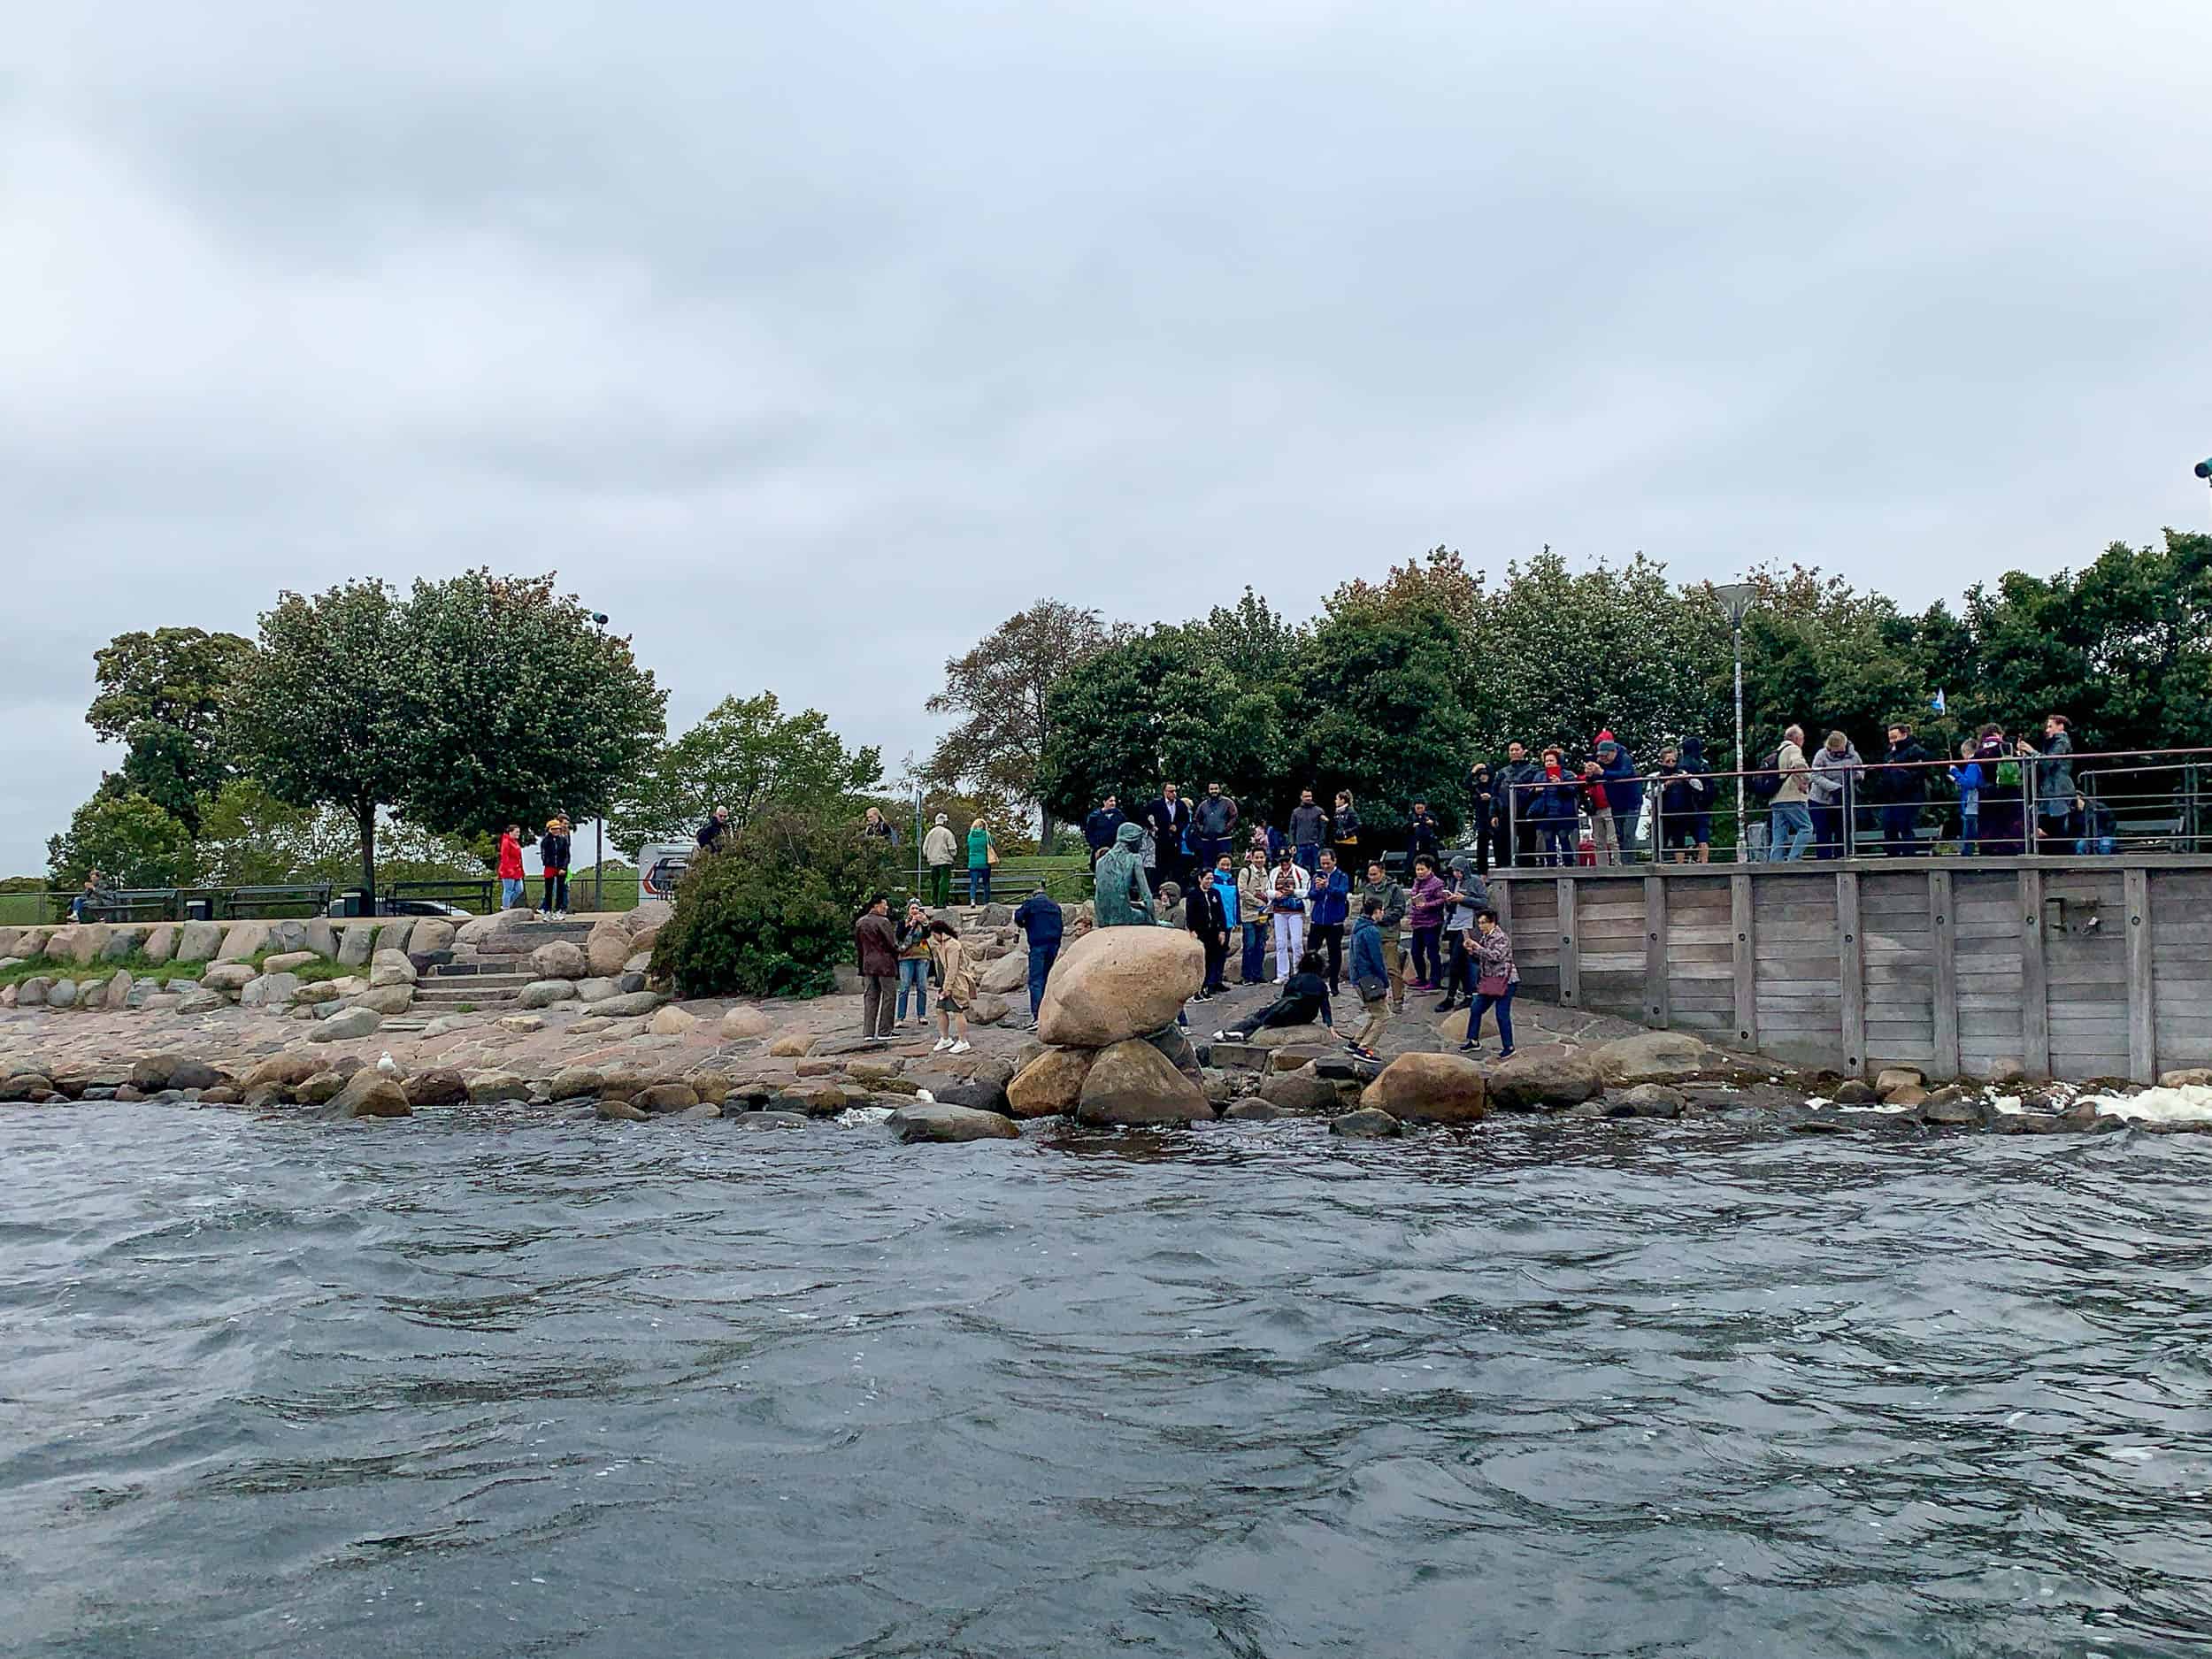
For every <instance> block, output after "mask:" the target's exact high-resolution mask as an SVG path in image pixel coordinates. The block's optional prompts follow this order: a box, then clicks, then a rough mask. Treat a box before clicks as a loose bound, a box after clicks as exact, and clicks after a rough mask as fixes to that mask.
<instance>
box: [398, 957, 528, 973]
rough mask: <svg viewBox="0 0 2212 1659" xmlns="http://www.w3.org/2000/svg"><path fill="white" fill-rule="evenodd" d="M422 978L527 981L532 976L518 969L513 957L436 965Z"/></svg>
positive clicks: (432, 965)
mask: <svg viewBox="0 0 2212 1659" xmlns="http://www.w3.org/2000/svg"><path fill="white" fill-rule="evenodd" d="M422 977H423V978H424V979H528V978H529V977H530V975H529V974H528V973H527V972H525V971H523V970H522V969H520V968H518V967H516V966H515V964H514V959H513V958H512V957H511V956H495V957H488V958H487V959H485V960H483V961H481V962H439V963H434V964H431V967H430V969H429V971H428V972H426V973H424V974H423V975H422Z"/></svg>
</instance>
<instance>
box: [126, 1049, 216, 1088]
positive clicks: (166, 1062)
mask: <svg viewBox="0 0 2212 1659" xmlns="http://www.w3.org/2000/svg"><path fill="white" fill-rule="evenodd" d="M228 1081H230V1079H229V1078H227V1077H226V1076H225V1075H224V1074H223V1073H222V1072H220V1071H217V1070H216V1069H215V1068H214V1067H213V1066H211V1065H210V1064H208V1063H207V1062H206V1061H204V1060H196V1059H194V1058H193V1057H192V1056H189V1055H183V1054H152V1055H148V1056H146V1057H145V1058H144V1059H143V1060H141V1061H139V1062H138V1064H135V1065H134V1066H132V1067H131V1087H133V1088H136V1089H143V1090H144V1091H145V1092H146V1093H147V1094H159V1093H160V1092H161V1091H162V1090H163V1089H167V1088H213V1087H216V1085H218V1084H219V1083H227V1082H228Z"/></svg>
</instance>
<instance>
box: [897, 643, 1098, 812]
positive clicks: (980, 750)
mask: <svg viewBox="0 0 2212 1659" xmlns="http://www.w3.org/2000/svg"><path fill="white" fill-rule="evenodd" d="M1128 634H1129V630H1128V628H1127V627H1126V626H1123V625H1120V624H1116V625H1115V626H1112V627H1109V626H1106V625H1105V624H1104V623H1103V622H1102V621H1101V620H1100V618H1099V613H1098V612H1097V611H1085V610H1082V609H1080V608H1079V607H1077V606H1075V605H1071V604H1064V603H1061V602H1060V601H1059V600H1056V599H1040V600H1039V601H1038V602H1037V603H1035V604H1033V605H1031V606H1030V607H1029V608H1028V609H1027V610H1026V611H1016V612H1015V613H1014V614H1013V615H1012V616H1010V617H1009V618H1006V620H1005V621H1003V622H1002V623H1000V624H999V625H998V626H997V627H996V628H995V629H993V630H992V632H991V633H990V634H989V635H988V637H987V638H985V639H984V640H982V641H979V643H978V644H976V646H975V647H974V648H973V649H971V650H969V651H967V652H966V653H965V654H964V655H962V656H959V657H953V658H951V659H950V660H949V661H948V662H947V663H946V664H945V687H944V689H943V690H942V691H940V692H939V693H937V694H936V695H934V696H933V697H932V698H930V700H929V702H928V703H927V704H926V707H927V709H928V710H929V711H930V712H931V713H932V714H956V715H958V716H960V717H961V718H960V722H959V724H958V725H956V726H954V727H953V728H952V730H951V731H949V732H948V733H945V735H944V736H943V737H941V739H939V740H938V742H937V747H936V749H935V750H934V752H933V753H932V754H931V756H930V757H929V764H928V765H927V767H926V769H925V771H926V776H927V778H928V780H930V781H931V782H932V783H935V784H941V785H945V786H949V787H956V786H959V785H962V784H967V785H971V786H973V787H972V791H971V792H972V793H978V794H982V795H995V796H1003V797H1007V798H1010V799H1012V800H1015V801H1018V802H1021V803H1039V804H1040V806H1041V795H1040V791H1039V786H1038V768H1039V765H1040V764H1041V761H1042V759H1043V757H1044V753H1045V750H1046V749H1048V747H1049V746H1050V744H1051V741H1052V734H1053V721H1052V688H1053V687H1054V686H1055V685H1056V684H1058V683H1059V680H1060V678H1061V676H1062V675H1064V674H1065V673H1066V672H1068V671H1069V670H1070V669H1071V668H1073V667H1074V666H1076V665H1077V664H1079V663H1081V662H1083V661H1084V660H1085V659H1086V658H1087V657H1090V656H1092V655H1093V654H1094V653H1095V652H1097V651H1099V650H1102V649H1104V648H1105V647H1107V646H1108V645H1110V644H1112V643H1114V642H1115V641H1118V640H1122V639H1125V638H1126V637H1127V636H1128ZM1041 810H1044V811H1045V821H1041V822H1040V825H1039V828H1038V834H1039V837H1040V839H1047V838H1049V836H1050V835H1051V833H1052V826H1051V824H1050V822H1049V821H1048V820H1049V818H1050V813H1049V810H1048V809H1043V808H1042V806H1041Z"/></svg>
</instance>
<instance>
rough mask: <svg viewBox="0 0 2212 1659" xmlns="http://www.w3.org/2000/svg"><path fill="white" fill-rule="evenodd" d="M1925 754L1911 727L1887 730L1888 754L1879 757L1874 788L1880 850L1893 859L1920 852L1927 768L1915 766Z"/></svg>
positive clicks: (1919, 765) (1925, 757)
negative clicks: (1879, 812) (1879, 816)
mask: <svg viewBox="0 0 2212 1659" xmlns="http://www.w3.org/2000/svg"><path fill="white" fill-rule="evenodd" d="M1927 758H1928V751H1927V750H1926V749H1923V748H1921V747H1920V745H1919V744H1918V743H1917V742H1916V741H1914V740H1913V734H1912V727H1910V726H1904V725H1898V726H1891V727H1890V728H1889V751H1888V753H1886V754H1885V755H1884V756H1883V757H1882V765H1881V770H1880V771H1879V772H1878V774H1877V780H1876V781H1877V787H1878V788H1879V789H1880V790H1881V792H1882V850H1883V852H1885V853H1886V854H1887V855H1888V856H1890V857H1892V858H1910V857H1913V856H1916V854H1917V853H1918V852H1919V851H1920V809H1921V808H1922V807H1923V806H1924V805H1926V804H1927V800H1928V769H1927V767H1926V766H1924V765H1923V764H1918V763H1921V762H1924V761H1925V760H1926V759H1927Z"/></svg>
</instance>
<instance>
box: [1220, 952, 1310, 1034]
mask: <svg viewBox="0 0 2212 1659" xmlns="http://www.w3.org/2000/svg"><path fill="white" fill-rule="evenodd" d="M1315 1018H1319V1019H1320V1021H1321V1023H1322V1024H1323V1025H1326V1026H1327V1027H1328V1028H1329V1029H1330V1030H1332V1031H1333V1030H1335V1029H1336V1016H1335V1015H1334V1013H1333V1011H1332V1010H1330V1007H1329V981H1328V978H1327V976H1326V974H1325V972H1324V965H1323V964H1322V961H1321V958H1320V957H1318V956H1315V955H1314V954H1313V952H1311V951H1310V950H1309V951H1308V952H1306V954H1305V955H1304V956H1301V957H1299V958H1298V972H1295V973H1294V974H1292V975H1291V976H1290V979H1288V981H1287V982H1286V984H1285V985H1284V986H1283V994H1282V995H1280V996H1279V997H1277V998H1276V999H1275V1001H1274V1002H1271V1003H1269V1004H1268V1006H1267V1008H1266V1009H1265V1010H1263V1012H1262V1013H1261V1014H1260V1016H1259V1018H1256V1019H1249V1020H1246V1021H1245V1022H1244V1023H1243V1024H1242V1025H1232V1026H1231V1027H1230V1028H1229V1029H1228V1030H1226V1031H1217V1032H1216V1033H1214V1041H1216V1042H1242V1041H1245V1040H1246V1039H1247V1038H1248V1037H1250V1036H1251V1034H1252V1033H1254V1032H1256V1031H1266V1030H1272V1029H1274V1028H1276V1027H1278V1026H1282V1025H1312V1024H1313V1022H1314V1020H1315Z"/></svg>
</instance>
